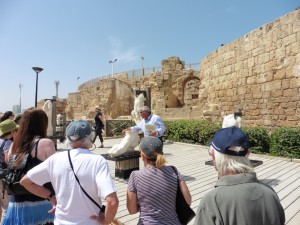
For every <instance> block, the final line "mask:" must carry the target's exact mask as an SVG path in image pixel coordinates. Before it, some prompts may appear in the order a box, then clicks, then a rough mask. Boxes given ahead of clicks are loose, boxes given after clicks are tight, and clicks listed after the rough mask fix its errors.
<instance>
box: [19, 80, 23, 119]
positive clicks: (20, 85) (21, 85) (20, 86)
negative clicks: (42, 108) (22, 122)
mask: <svg viewBox="0 0 300 225" xmlns="http://www.w3.org/2000/svg"><path fill="white" fill-rule="evenodd" d="M22 87H23V84H21V83H20V84H19V88H20V113H21V112H22Z"/></svg>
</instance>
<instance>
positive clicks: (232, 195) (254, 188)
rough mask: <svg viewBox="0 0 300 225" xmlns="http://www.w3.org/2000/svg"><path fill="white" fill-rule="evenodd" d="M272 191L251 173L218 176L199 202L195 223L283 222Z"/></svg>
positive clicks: (280, 224)
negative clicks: (212, 188) (214, 183)
mask: <svg viewBox="0 0 300 225" xmlns="http://www.w3.org/2000/svg"><path fill="white" fill-rule="evenodd" d="M284 222H285V214H284V210H283V207H282V205H281V203H280V200H279V198H278V196H277V194H276V192H275V191H274V190H273V189H272V188H271V187H270V186H268V185H266V184H264V183H262V182H260V181H259V180H258V179H257V177H256V174H255V173H252V174H236V175H227V176H223V177H221V178H220V179H219V180H218V181H217V183H216V186H215V189H214V190H211V191H210V192H208V193H207V194H206V195H205V196H204V197H203V198H202V199H201V201H200V204H199V207H198V210H197V213H196V218H195V225H200V224H201V225H202V224H205V225H252V224H259V225H283V224H284Z"/></svg>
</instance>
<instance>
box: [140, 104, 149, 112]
mask: <svg viewBox="0 0 300 225" xmlns="http://www.w3.org/2000/svg"><path fill="white" fill-rule="evenodd" d="M142 111H143V112H148V113H149V114H151V110H150V108H149V107H148V106H143V107H142V108H141V109H140V112H142Z"/></svg>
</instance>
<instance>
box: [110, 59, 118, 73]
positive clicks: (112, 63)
mask: <svg viewBox="0 0 300 225" xmlns="http://www.w3.org/2000/svg"><path fill="white" fill-rule="evenodd" d="M117 60H118V59H114V60H110V61H109V63H110V64H111V77H113V76H114V64H115V62H117Z"/></svg>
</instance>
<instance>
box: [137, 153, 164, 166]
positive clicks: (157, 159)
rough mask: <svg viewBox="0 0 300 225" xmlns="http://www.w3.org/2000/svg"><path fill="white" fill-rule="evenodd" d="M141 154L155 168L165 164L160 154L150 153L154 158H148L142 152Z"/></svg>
mask: <svg viewBox="0 0 300 225" xmlns="http://www.w3.org/2000/svg"><path fill="white" fill-rule="evenodd" d="M141 152H142V154H143V155H144V156H145V157H146V159H147V162H148V163H149V164H151V165H153V166H155V167H157V168H160V167H163V166H164V165H165V164H166V162H167V161H166V160H165V158H164V156H163V155H162V154H159V153H157V152H156V151H152V152H151V155H152V156H153V157H155V158H149V157H147V155H146V154H145V153H144V152H143V151H141Z"/></svg>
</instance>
